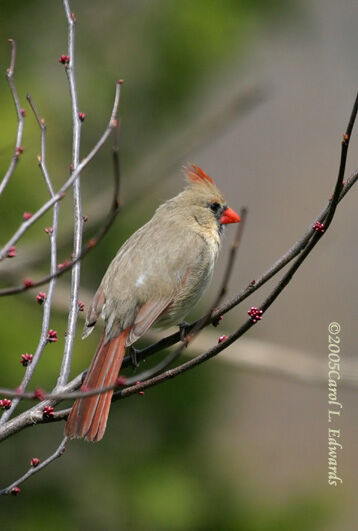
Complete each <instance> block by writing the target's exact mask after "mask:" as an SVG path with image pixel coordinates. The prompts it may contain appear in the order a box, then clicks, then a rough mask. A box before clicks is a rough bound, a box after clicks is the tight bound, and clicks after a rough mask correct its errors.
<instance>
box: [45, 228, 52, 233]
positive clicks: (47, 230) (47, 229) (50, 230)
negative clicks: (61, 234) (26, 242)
mask: <svg viewBox="0 0 358 531" xmlns="http://www.w3.org/2000/svg"><path fill="white" fill-rule="evenodd" d="M44 231H45V232H46V233H47V234H52V233H53V227H46V228H45V229H44Z"/></svg>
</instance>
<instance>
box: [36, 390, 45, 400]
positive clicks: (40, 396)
mask: <svg viewBox="0 0 358 531" xmlns="http://www.w3.org/2000/svg"><path fill="white" fill-rule="evenodd" d="M34 398H36V399H37V400H40V402H41V400H44V398H45V393H44V392H43V390H42V389H35V391H34Z"/></svg>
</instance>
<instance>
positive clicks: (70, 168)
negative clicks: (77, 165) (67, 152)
mask: <svg viewBox="0 0 358 531" xmlns="http://www.w3.org/2000/svg"><path fill="white" fill-rule="evenodd" d="M69 170H70V172H73V164H70V165H69Z"/></svg>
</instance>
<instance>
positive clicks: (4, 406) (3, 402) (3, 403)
mask: <svg viewBox="0 0 358 531" xmlns="http://www.w3.org/2000/svg"><path fill="white" fill-rule="evenodd" d="M11 404H12V401H11V400H9V399H8V398H3V399H2V400H0V407H1V408H2V409H10V407H11Z"/></svg>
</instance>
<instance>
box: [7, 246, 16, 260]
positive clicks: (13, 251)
mask: <svg viewBox="0 0 358 531" xmlns="http://www.w3.org/2000/svg"><path fill="white" fill-rule="evenodd" d="M6 256H7V257H8V258H14V256H16V247H14V246H13V245H12V246H11V247H9V249H8V250H7V253H6Z"/></svg>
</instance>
